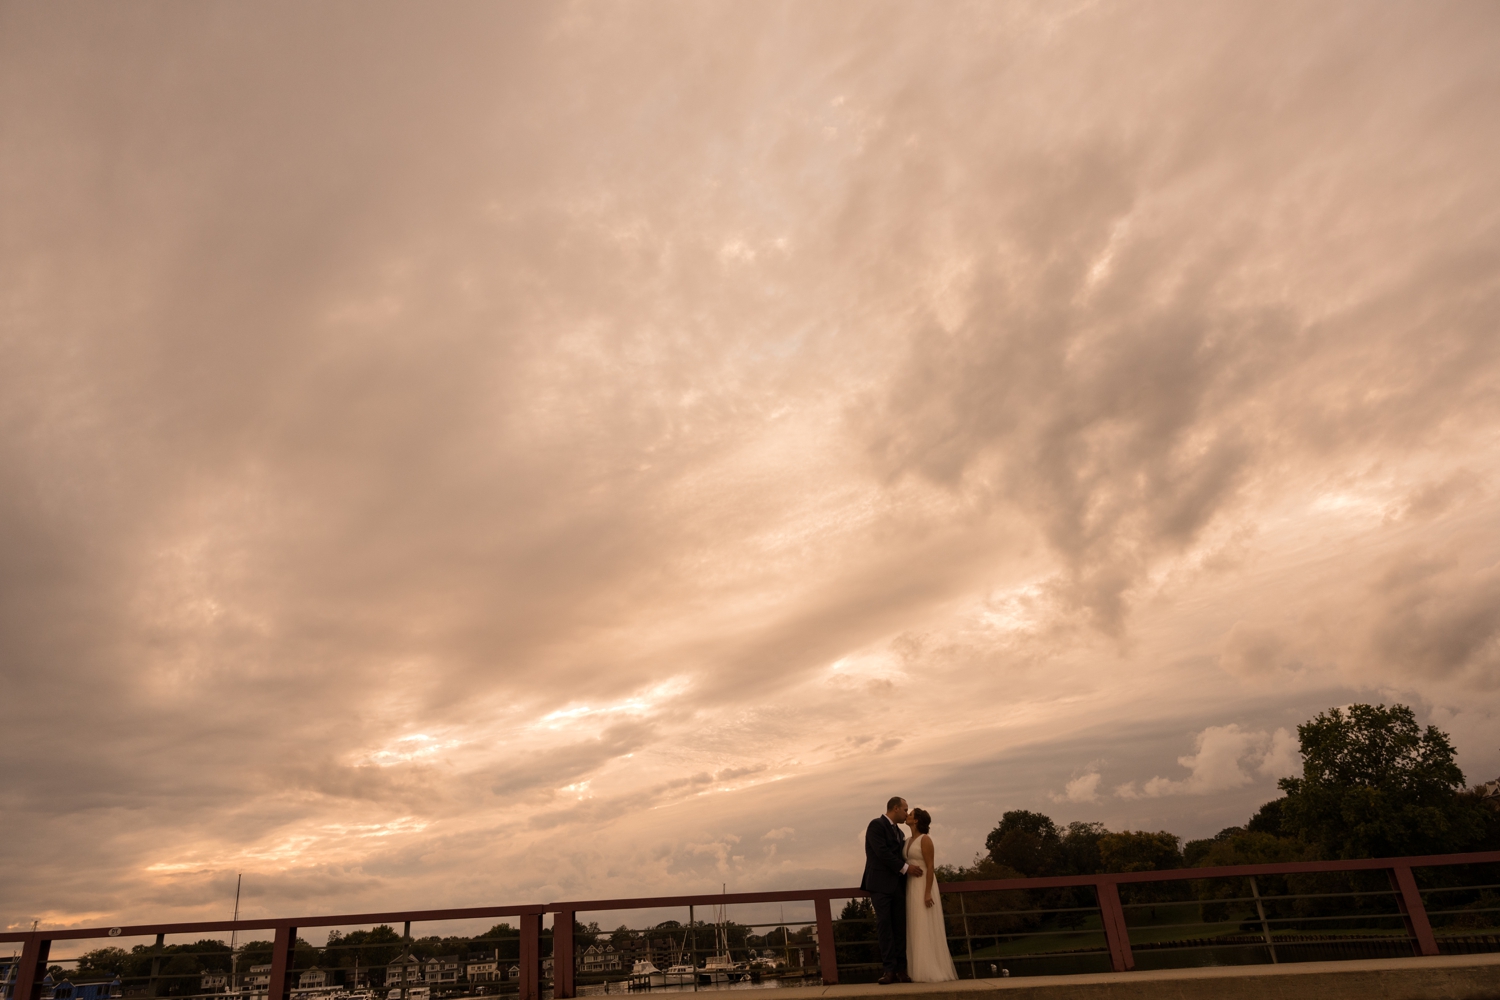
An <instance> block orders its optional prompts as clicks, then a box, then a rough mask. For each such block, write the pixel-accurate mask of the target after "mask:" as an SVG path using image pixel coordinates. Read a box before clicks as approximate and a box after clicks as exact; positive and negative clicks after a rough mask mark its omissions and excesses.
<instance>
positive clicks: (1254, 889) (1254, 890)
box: [1250, 875, 1281, 965]
mask: <svg viewBox="0 0 1500 1000" xmlns="http://www.w3.org/2000/svg"><path fill="white" fill-rule="evenodd" d="M1250 895H1252V896H1254V897H1255V912H1256V913H1257V914H1259V915H1260V933H1261V935H1262V936H1263V937H1264V938H1265V939H1266V950H1267V951H1269V952H1270V953H1271V964H1272V965H1280V964H1281V962H1280V961H1279V960H1278V959H1277V958H1276V942H1275V940H1273V939H1272V937H1271V925H1270V923H1269V922H1268V921H1267V920H1266V908H1265V906H1264V905H1263V904H1262V903H1261V901H1260V886H1258V885H1256V884H1255V876H1254V875H1251V876H1250Z"/></svg>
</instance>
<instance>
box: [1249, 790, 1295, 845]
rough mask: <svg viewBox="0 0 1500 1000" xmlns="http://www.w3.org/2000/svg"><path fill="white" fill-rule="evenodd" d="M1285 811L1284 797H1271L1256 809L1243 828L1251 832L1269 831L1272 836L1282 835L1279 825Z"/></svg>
mask: <svg viewBox="0 0 1500 1000" xmlns="http://www.w3.org/2000/svg"><path fill="white" fill-rule="evenodd" d="M1285 813H1286V799H1284V798H1283V799H1272V800H1271V801H1270V802H1267V803H1266V804H1265V805H1263V806H1261V807H1260V809H1258V810H1257V811H1256V813H1255V815H1254V816H1251V817H1250V821H1249V822H1248V823H1246V824H1245V829H1246V830H1249V831H1250V832H1251V833H1269V834H1270V835H1271V836H1273V837H1280V836H1282V835H1283V834H1282V830H1281V825H1282V821H1283V819H1284V818H1285Z"/></svg>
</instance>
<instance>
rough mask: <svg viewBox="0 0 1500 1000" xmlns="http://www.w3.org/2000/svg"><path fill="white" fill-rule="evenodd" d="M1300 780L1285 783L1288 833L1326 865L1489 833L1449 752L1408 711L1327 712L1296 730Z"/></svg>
mask: <svg viewBox="0 0 1500 1000" xmlns="http://www.w3.org/2000/svg"><path fill="white" fill-rule="evenodd" d="M1297 737H1298V740H1299V741H1300V743H1301V748H1302V777H1300V778H1283V779H1281V781H1280V783H1279V784H1280V786H1281V790H1282V791H1284V792H1286V798H1285V800H1283V801H1284V804H1283V805H1282V807H1281V811H1282V821H1281V827H1282V832H1283V833H1288V834H1293V835H1296V836H1298V837H1300V838H1301V839H1302V840H1303V841H1305V842H1307V843H1309V844H1312V845H1314V846H1315V847H1316V848H1317V849H1318V850H1319V851H1320V852H1321V853H1322V854H1323V855H1324V856H1325V857H1329V858H1370V857H1390V856H1393V855H1404V854H1432V853H1444V852H1448V851H1455V850H1461V849H1463V848H1464V847H1465V846H1468V845H1469V844H1471V843H1473V842H1474V841H1476V840H1478V839H1479V838H1480V837H1482V835H1483V825H1482V817H1480V816H1479V815H1478V814H1477V812H1476V811H1475V810H1474V809H1473V808H1472V807H1470V806H1468V805H1467V804H1466V803H1465V801H1463V800H1462V799H1461V798H1460V795H1459V793H1460V792H1462V791H1463V788H1464V774H1463V771H1461V770H1459V767H1458V765H1457V764H1456V763H1454V750H1453V745H1452V744H1451V743H1450V742H1448V736H1447V734H1446V733H1444V732H1442V731H1441V730H1439V729H1438V728H1437V727H1436V726H1428V727H1427V728H1426V729H1425V730H1424V729H1422V728H1421V727H1420V726H1419V725H1417V720H1416V716H1415V715H1414V714H1413V713H1412V710H1411V709H1410V708H1408V707H1407V706H1405V705H1392V706H1391V707H1389V708H1387V707H1386V706H1384V705H1373V706H1372V705H1351V706H1350V707H1349V708H1348V710H1347V711H1345V710H1343V709H1339V708H1331V709H1329V710H1328V711H1326V712H1320V713H1319V714H1318V716H1317V718H1315V719H1313V720H1311V721H1309V722H1305V723H1303V724H1302V725H1300V726H1298V727H1297Z"/></svg>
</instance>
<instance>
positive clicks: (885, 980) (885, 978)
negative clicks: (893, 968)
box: [875, 972, 898, 986]
mask: <svg viewBox="0 0 1500 1000" xmlns="http://www.w3.org/2000/svg"><path fill="white" fill-rule="evenodd" d="M875 981H876V982H877V983H879V984H880V985H881V986H889V985H891V984H892V983H894V982H897V981H898V980H897V979H896V973H894V972H887V973H885V974H884V975H882V976H881V977H880V978H879V979H877V980H875Z"/></svg>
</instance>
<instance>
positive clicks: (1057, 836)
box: [984, 809, 1062, 878]
mask: <svg viewBox="0 0 1500 1000" xmlns="http://www.w3.org/2000/svg"><path fill="white" fill-rule="evenodd" d="M1061 848H1062V834H1061V833H1060V832H1059V831H1058V829H1057V824H1056V823H1054V822H1052V819H1051V817H1049V816H1044V815H1042V814H1041V813H1036V812H1032V811H1031V810H1029V809H1012V810H1010V811H1009V812H1007V813H1006V814H1005V815H1003V816H1001V817H1000V824H999V825H998V826H996V827H995V829H993V830H991V831H990V835H989V836H988V837H986V838H985V839H984V849H985V850H986V851H987V852H988V853H989V857H990V860H991V861H993V862H995V863H996V864H998V865H1004V866H1005V867H1006V868H1010V869H1013V870H1015V871H1017V872H1020V873H1021V875H1023V876H1024V877H1026V878H1035V877H1037V876H1040V875H1051V874H1055V872H1056V869H1057V867H1058V862H1059V861H1060V860H1061V853H1062V851H1061Z"/></svg>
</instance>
